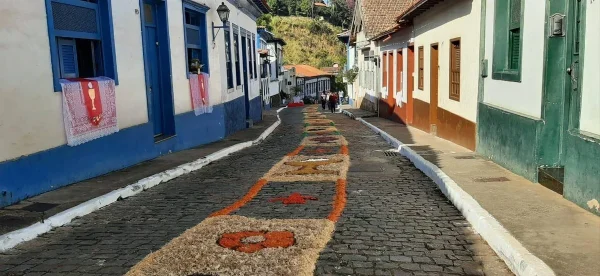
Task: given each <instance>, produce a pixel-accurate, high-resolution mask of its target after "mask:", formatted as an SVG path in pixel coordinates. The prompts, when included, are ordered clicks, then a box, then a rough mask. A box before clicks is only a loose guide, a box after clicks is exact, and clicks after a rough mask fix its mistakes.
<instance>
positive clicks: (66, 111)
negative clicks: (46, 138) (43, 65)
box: [60, 77, 119, 146]
mask: <svg viewBox="0 0 600 276" xmlns="http://www.w3.org/2000/svg"><path fill="white" fill-rule="evenodd" d="M87 79H88V80H95V81H98V87H99V88H100V91H99V92H100V93H99V94H100V98H101V99H102V119H101V121H100V123H99V124H98V125H97V126H96V125H93V124H92V123H91V122H90V119H89V116H88V112H87V109H86V106H85V99H84V98H83V95H82V93H83V90H82V87H81V83H80V82H78V81H69V80H65V79H61V80H60V85H61V86H62V100H63V121H64V125H65V133H66V135H67V145H69V146H77V145H81V144H83V143H86V142H89V141H91V140H94V139H98V138H100V137H104V136H107V135H110V134H113V133H115V132H117V131H119V126H118V124H117V106H116V103H115V98H116V95H115V81H114V80H112V79H110V78H107V77H97V78H87Z"/></svg>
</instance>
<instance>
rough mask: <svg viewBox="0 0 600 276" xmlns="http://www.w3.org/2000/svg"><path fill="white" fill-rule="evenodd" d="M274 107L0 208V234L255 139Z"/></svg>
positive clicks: (270, 119) (272, 115) (274, 117)
mask: <svg viewBox="0 0 600 276" xmlns="http://www.w3.org/2000/svg"><path fill="white" fill-rule="evenodd" d="M276 114H277V112H276V110H269V111H265V112H264V118H263V121H262V122H260V123H257V124H254V126H253V127H252V128H248V129H245V130H242V131H239V132H236V133H234V134H233V135H231V136H228V137H226V138H225V139H223V140H221V141H218V142H214V143H211V144H208V145H203V146H200V147H196V148H192V149H188V150H184V151H179V152H176V153H172V154H168V155H164V156H161V157H158V158H156V159H153V160H149V161H145V162H142V163H139V164H137V165H134V166H132V167H129V168H125V169H122V170H119V171H115V172H111V173H109V174H105V175H102V176H99V177H95V178H92V179H88V180H85V181H82V182H79V183H75V184H72V185H69V186H66V187H63V188H60V189H57V190H54V191H50V192H47V193H44V194H41V195H38V196H35V197H32V198H29V199H26V200H23V201H21V202H19V203H17V204H15V205H11V206H7V207H5V208H3V209H0V235H3V234H6V233H9V232H11V231H15V230H18V229H22V228H24V227H27V226H30V225H32V224H34V223H37V222H40V221H43V220H44V219H47V218H49V217H51V216H53V215H56V214H58V213H60V212H62V211H65V210H67V209H69V208H72V207H74V206H77V205H79V204H81V203H83V202H86V201H88V200H91V199H94V198H97V197H99V196H102V195H105V194H107V193H110V192H112V191H115V190H117V189H120V188H123V187H125V186H128V185H130V184H132V183H135V182H137V181H139V180H141V179H143V178H146V177H149V176H152V175H155V174H157V173H160V172H164V171H166V170H169V169H172V168H175V167H177V166H179V165H182V164H185V163H188V162H192V161H195V160H197V159H199V158H202V157H204V156H207V155H210V154H212V153H215V152H217V151H219V150H222V149H225V148H227V147H230V146H233V145H235V144H239V143H242V142H247V141H253V140H255V139H257V138H258V137H259V136H260V135H261V134H262V133H263V131H265V129H267V128H268V127H269V126H271V125H272V124H273V123H274V122H275V121H277V115H276Z"/></svg>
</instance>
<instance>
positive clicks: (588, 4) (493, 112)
mask: <svg viewBox="0 0 600 276" xmlns="http://www.w3.org/2000/svg"><path fill="white" fill-rule="evenodd" d="M482 4H483V5H484V7H485V13H484V14H483V17H484V18H483V20H482V22H483V26H484V29H483V31H482V33H483V37H482V41H483V43H482V44H481V51H482V53H481V55H480V56H481V59H482V64H481V65H482V68H481V72H480V75H481V87H480V88H481V90H480V95H479V109H478V114H477V115H478V127H477V134H478V141H477V151H478V152H480V153H481V154H483V155H485V156H487V157H489V158H491V159H492V160H494V161H495V162H497V163H499V164H501V165H503V166H504V167H506V168H508V169H510V170H512V171H513V172H515V173H517V174H520V175H522V176H524V177H526V178H527V179H529V180H531V181H533V182H539V183H540V184H542V185H545V186H546V187H548V188H550V189H552V190H554V191H556V192H558V193H560V194H562V195H563V196H564V197H565V198H567V199H569V200H571V201H573V202H575V203H576V204H578V205H580V206H581V207H583V208H585V209H587V210H591V211H592V212H595V213H596V214H599V215H600V206H598V201H600V181H599V180H598V179H600V93H598V87H600V55H599V54H598V53H599V51H598V50H600V32H599V31H598V30H600V2H599V1H591V0H578V1H566V0H553V1H550V2H546V1H521V0H510V1H499V0H496V1H494V0H483V3H482Z"/></svg>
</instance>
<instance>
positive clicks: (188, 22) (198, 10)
mask: <svg viewBox="0 0 600 276" xmlns="http://www.w3.org/2000/svg"><path fill="white" fill-rule="evenodd" d="M209 9H210V8H209V7H207V6H204V5H201V4H198V3H195V2H192V1H188V0H185V1H183V26H184V36H183V37H184V40H185V48H186V49H185V50H186V51H185V55H186V70H187V72H188V77H189V73H191V70H190V65H191V64H192V61H193V60H195V59H197V60H198V61H199V62H200V64H202V68H201V71H202V72H204V73H210V70H209V69H210V68H209V59H208V42H207V41H208V36H207V32H206V30H207V28H206V12H207V11H208V10H209ZM194 73H195V72H194Z"/></svg>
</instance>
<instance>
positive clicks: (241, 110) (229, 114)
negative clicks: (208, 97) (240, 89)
mask: <svg viewBox="0 0 600 276" xmlns="http://www.w3.org/2000/svg"><path fill="white" fill-rule="evenodd" d="M224 106H225V136H229V135H231V134H233V133H235V132H237V131H240V130H242V129H245V128H246V103H245V99H244V97H238V98H237V99H235V100H232V101H229V102H227V103H225V104H224Z"/></svg>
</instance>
